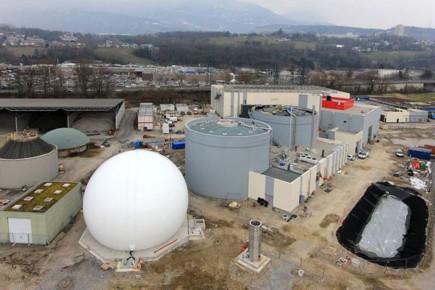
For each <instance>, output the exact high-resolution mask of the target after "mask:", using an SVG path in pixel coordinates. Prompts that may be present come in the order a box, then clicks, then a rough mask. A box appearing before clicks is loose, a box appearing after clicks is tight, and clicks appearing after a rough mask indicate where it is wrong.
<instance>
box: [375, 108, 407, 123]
mask: <svg viewBox="0 0 435 290" xmlns="http://www.w3.org/2000/svg"><path fill="white" fill-rule="evenodd" d="M381 116H382V117H381V120H382V121H383V122H385V123H405V122H408V121H409V112H408V111H407V110H401V109H397V110H394V111H382V112H381Z"/></svg>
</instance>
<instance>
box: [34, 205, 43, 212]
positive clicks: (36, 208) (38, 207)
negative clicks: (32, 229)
mask: <svg viewBox="0 0 435 290" xmlns="http://www.w3.org/2000/svg"><path fill="white" fill-rule="evenodd" d="M43 208H44V206H43V205H37V206H35V207H34V208H33V211H41V210H42V209H43Z"/></svg>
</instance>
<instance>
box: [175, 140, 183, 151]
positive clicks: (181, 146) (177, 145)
mask: <svg viewBox="0 0 435 290" xmlns="http://www.w3.org/2000/svg"><path fill="white" fill-rule="evenodd" d="M184 148H186V142H184V141H178V142H172V149H173V150H178V149H184Z"/></svg>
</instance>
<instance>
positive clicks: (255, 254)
mask: <svg viewBox="0 0 435 290" xmlns="http://www.w3.org/2000/svg"><path fill="white" fill-rule="evenodd" d="M261 225H262V223H261V221H259V220H250V221H249V247H248V251H249V252H248V253H249V260H250V261H251V262H254V263H255V262H257V261H258V260H259V259H260V254H261Z"/></svg>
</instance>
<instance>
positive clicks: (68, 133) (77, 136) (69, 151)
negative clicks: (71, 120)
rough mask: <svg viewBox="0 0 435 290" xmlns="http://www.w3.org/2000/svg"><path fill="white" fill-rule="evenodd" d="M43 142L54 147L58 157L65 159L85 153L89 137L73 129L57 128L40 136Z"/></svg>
mask: <svg viewBox="0 0 435 290" xmlns="http://www.w3.org/2000/svg"><path fill="white" fill-rule="evenodd" d="M41 139H42V140H44V141H45V142H47V143H49V144H52V145H55V146H56V147H57V150H58V156H59V157H67V156H71V155H75V154H79V153H81V152H84V151H86V149H87V148H88V144H89V143H90V142H91V140H90V139H89V137H88V136H87V135H86V134H84V133H82V132H80V131H79V130H76V129H73V128H58V129H54V130H52V131H50V132H48V133H45V134H44V135H42V136H41Z"/></svg>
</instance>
